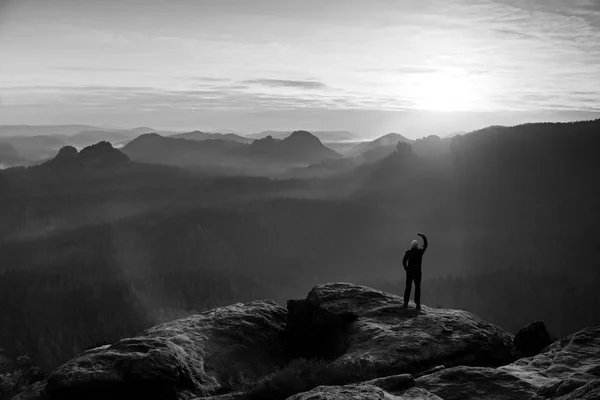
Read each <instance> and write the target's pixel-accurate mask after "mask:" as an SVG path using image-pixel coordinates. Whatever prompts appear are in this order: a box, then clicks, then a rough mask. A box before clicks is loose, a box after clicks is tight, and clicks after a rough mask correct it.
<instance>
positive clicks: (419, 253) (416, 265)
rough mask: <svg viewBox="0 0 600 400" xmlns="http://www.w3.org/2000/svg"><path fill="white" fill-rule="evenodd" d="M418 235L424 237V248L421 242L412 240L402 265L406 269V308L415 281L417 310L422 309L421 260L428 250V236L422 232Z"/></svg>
mask: <svg viewBox="0 0 600 400" xmlns="http://www.w3.org/2000/svg"><path fill="white" fill-rule="evenodd" d="M417 235H419V236H421V237H422V238H423V248H419V242H418V241H416V240H413V241H412V242H411V246H410V250H407V251H406V253H404V258H403V259H402V266H403V267H404V270H405V271H406V289H404V308H408V301H409V300H410V290H411V288H412V283H413V281H414V282H415V303H416V304H417V310H420V309H421V262H422V261H423V253H425V250H427V238H426V237H425V235H423V234H422V233H417Z"/></svg>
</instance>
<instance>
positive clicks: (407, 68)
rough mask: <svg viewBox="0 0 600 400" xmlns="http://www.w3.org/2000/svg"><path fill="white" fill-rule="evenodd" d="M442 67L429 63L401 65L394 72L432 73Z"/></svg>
mask: <svg viewBox="0 0 600 400" xmlns="http://www.w3.org/2000/svg"><path fill="white" fill-rule="evenodd" d="M439 70H440V68H438V67H430V66H427V65H401V66H400V67H398V68H396V69H395V70H394V72H397V73H399V74H431V73H434V72H438V71H439Z"/></svg>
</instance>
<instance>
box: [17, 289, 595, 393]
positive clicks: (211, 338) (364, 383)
mask: <svg viewBox="0 0 600 400" xmlns="http://www.w3.org/2000/svg"><path fill="white" fill-rule="evenodd" d="M534 326H537V327H538V328H540V325H539V324H534ZM531 329H532V328H527V329H525V330H524V332H531ZM533 331H534V332H539V329H537V328H536V329H534V330H533ZM517 342H518V341H517ZM307 357H308V358H317V359H320V360H321V361H319V363H320V364H319V366H320V367H319V368H325V370H327V369H328V368H339V366H340V365H341V366H344V365H352V363H354V365H357V362H358V365H360V369H358V370H356V371H353V374H354V375H352V376H351V380H350V381H348V380H347V379H346V380H345V381H344V382H345V383H348V384H345V385H344V384H340V385H338V383H335V384H331V383H328V384H329V385H331V386H323V382H331V379H330V380H329V381H325V380H324V379H320V377H319V376H318V374H317V375H316V380H315V381H314V384H311V385H310V387H304V388H303V389H301V390H306V391H305V392H303V393H298V392H300V391H301V390H295V391H292V393H295V394H293V395H292V396H291V397H289V399H291V400H309V399H310V400H321V399H322V400H325V399H329V400H333V399H359V398H360V399H387V400H412V399H414V400H416V399H430V400H439V399H443V400H453V399H466V400H475V399H481V398H493V399H507V400H508V399H516V400H519V399H534V400H541V399H560V400H575V399H583V400H592V399H598V398H600V327H596V328H587V329H583V330H581V331H580V332H577V333H575V334H573V335H571V336H569V337H566V338H564V339H562V340H560V341H558V342H556V343H554V344H551V345H550V346H547V347H545V348H544V349H543V350H542V351H541V352H540V353H539V354H537V355H535V356H532V357H529V358H521V359H518V360H516V357H517V351H516V349H515V345H514V344H513V337H512V336H511V335H510V334H508V333H507V332H505V331H503V330H502V329H501V328H499V327H497V326H495V325H493V324H491V323H488V322H486V321H483V320H482V319H481V318H479V317H477V316H476V315H473V314H471V313H469V312H466V311H460V310H445V309H434V308H430V307H423V309H422V310H420V311H417V310H415V309H414V307H413V306H412V305H411V307H409V309H408V310H407V309H404V308H403V307H402V300H401V299H400V298H399V297H398V296H395V295H392V294H389V293H385V292H382V291H379V290H375V289H371V288H367V287H364V286H357V285H352V284H348V283H331V284H326V285H319V286H317V287H315V288H313V289H312V290H311V291H310V293H309V294H308V296H307V298H306V299H303V300H290V301H289V302H288V310H287V311H286V310H285V309H284V308H282V307H280V306H278V305H277V304H276V303H274V302H272V301H269V300H264V301H254V302H251V303H247V304H234V305H231V306H228V307H221V308H217V309H215V310H211V311H208V312H204V313H202V314H198V315H194V316H191V317H188V318H184V319H179V320H174V321H171V322H168V323H165V324H162V325H158V326H155V327H153V328H150V329H148V330H146V331H145V332H143V333H142V334H140V335H139V336H137V337H133V338H126V339H122V340H120V341H118V342H116V343H114V344H112V345H105V346H101V347H98V348H95V349H91V350H88V351H86V352H84V353H82V354H80V355H78V356H77V357H75V358H74V359H72V360H71V361H69V362H67V363H66V364H64V365H62V366H61V367H59V368H57V369H56V370H55V371H53V372H52V373H51V374H50V375H49V376H48V377H47V378H46V380H45V381H42V382H38V383H36V384H34V385H32V386H31V387H30V388H28V389H27V390H26V391H25V392H24V393H23V394H22V395H21V396H20V397H18V398H19V399H21V400H24V399H36V400H58V399H60V400H70V399H91V400H95V399H108V398H110V399H133V398H143V399H150V400H176V399H178V400H183V399H201V398H204V399H212V400H247V399H255V398H259V397H256V393H260V392H253V391H252V382H254V383H256V382H257V381H261V380H262V382H270V379H275V381H276V382H275V384H276V385H277V384H278V385H281V384H285V382H286V379H287V380H288V382H293V383H294V387H298V388H299V387H302V386H301V385H300V386H299V385H295V383H296V382H297V380H298V379H303V374H305V373H307V372H310V371H304V372H303V371H291V370H290V372H289V373H288V375H287V377H286V373H285V371H286V369H285V368H284V369H283V370H280V371H279V375H278V376H279V378H273V377H274V376H276V375H277V374H278V372H275V373H273V372H274V371H276V370H277V368H283V367H284V366H285V365H286V363H288V362H290V361H291V360H294V359H297V358H307ZM515 360H516V361H515ZM296 361H299V360H296ZM296 361H295V362H296ZM363 361H364V363H363ZM304 365H311V364H310V363H309V362H307V363H305V364H304ZM281 371H284V373H283V374H282V373H281ZM338 372H339V370H338ZM272 373H273V374H272ZM271 374H272V375H271ZM374 376H375V377H377V378H376V379H373V377H374ZM277 379H279V381H277ZM311 379H315V375H314V374H313V376H312V378H311ZM336 379H337V378H336ZM319 381H320V382H321V383H319ZM248 382H250V386H248ZM282 382H283V383H282ZM319 385H321V386H319ZM336 385H338V386H336ZM253 393H254V395H253ZM262 393H264V392H262ZM287 396H288V394H286V395H285V396H283V397H281V396H279V397H278V395H273V396H266V397H268V398H273V399H279V398H281V399H282V400H283V399H284V398H285V397H287ZM260 398H264V396H263V397H260Z"/></svg>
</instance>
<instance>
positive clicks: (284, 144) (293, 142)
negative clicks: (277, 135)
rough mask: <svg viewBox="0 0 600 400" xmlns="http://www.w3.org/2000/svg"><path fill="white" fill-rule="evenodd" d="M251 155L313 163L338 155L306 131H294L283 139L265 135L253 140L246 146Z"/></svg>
mask: <svg viewBox="0 0 600 400" xmlns="http://www.w3.org/2000/svg"><path fill="white" fill-rule="evenodd" d="M248 149H249V154H250V155H251V156H253V157H262V158H271V159H278V160H286V161H290V162H301V163H307V164H310V163H315V162H319V161H322V160H325V159H328V158H338V157H340V155H339V154H338V153H336V152H335V151H333V150H331V149H330V148H328V147H325V146H324V145H323V144H322V143H321V141H320V140H319V139H318V138H317V137H316V136H315V135H313V134H311V133H310V132H308V131H295V132H292V134H291V135H289V136H288V137H286V138H285V139H281V140H280V139H274V138H272V137H271V136H267V137H266V138H264V139H258V140H256V141H254V142H253V143H252V144H250V146H249V147H248Z"/></svg>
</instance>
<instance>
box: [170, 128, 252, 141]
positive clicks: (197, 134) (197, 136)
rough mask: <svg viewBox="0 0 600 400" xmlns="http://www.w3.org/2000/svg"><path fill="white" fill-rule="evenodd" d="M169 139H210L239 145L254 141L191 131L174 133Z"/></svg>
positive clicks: (227, 135) (234, 136) (233, 134)
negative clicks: (228, 141)
mask: <svg viewBox="0 0 600 400" xmlns="http://www.w3.org/2000/svg"><path fill="white" fill-rule="evenodd" d="M171 137H174V138H180V139H188V140H198V141H202V140H211V139H220V140H231V141H233V142H239V143H252V142H253V141H254V139H251V138H247V137H244V136H240V135H237V134H235V133H216V132H215V133H213V132H202V131H193V132H185V133H176V134H174V135H172V136H171Z"/></svg>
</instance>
